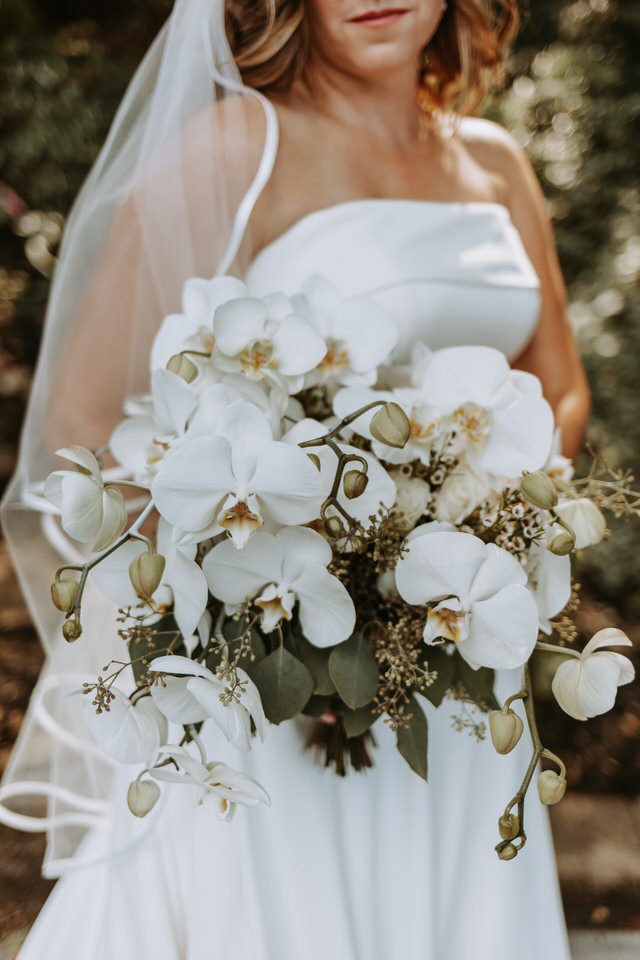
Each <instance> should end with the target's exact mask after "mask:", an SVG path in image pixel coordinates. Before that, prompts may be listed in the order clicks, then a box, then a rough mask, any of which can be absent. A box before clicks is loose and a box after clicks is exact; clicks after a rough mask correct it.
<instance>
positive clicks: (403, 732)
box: [396, 697, 429, 780]
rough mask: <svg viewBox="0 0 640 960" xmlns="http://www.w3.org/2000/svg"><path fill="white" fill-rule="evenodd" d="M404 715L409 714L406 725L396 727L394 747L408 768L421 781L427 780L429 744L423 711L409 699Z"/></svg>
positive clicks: (413, 699)
mask: <svg viewBox="0 0 640 960" xmlns="http://www.w3.org/2000/svg"><path fill="white" fill-rule="evenodd" d="M404 714H406V715H408V714H411V716H410V718H409V720H408V721H407V723H408V725H407V726H406V727H405V726H402V727H398V729H397V731H396V745H397V747H398V750H399V751H400V753H401V754H402V756H403V757H404V759H405V760H406V761H407V763H408V764H409V766H410V767H411V769H412V770H413V771H415V773H417V774H418V776H419V777H422V779H423V780H426V779H427V748H428V743H429V728H428V726H427V718H426V717H425V715H424V710H423V709H422V707H421V706H420V704H419V703H418V701H417V700H416V699H415V697H410V698H409V702H408V703H407V704H406V706H405V709H404Z"/></svg>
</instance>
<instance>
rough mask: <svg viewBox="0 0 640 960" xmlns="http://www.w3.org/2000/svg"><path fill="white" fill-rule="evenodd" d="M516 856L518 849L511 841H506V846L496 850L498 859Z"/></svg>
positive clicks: (511, 858)
mask: <svg viewBox="0 0 640 960" xmlns="http://www.w3.org/2000/svg"><path fill="white" fill-rule="evenodd" d="M517 856H518V850H517V848H516V847H514V845H513V844H512V843H508V844H507V845H506V846H504V847H502V848H501V849H500V850H498V859H499V860H513V858H514V857H517Z"/></svg>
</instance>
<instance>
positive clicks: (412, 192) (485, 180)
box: [251, 121, 509, 252]
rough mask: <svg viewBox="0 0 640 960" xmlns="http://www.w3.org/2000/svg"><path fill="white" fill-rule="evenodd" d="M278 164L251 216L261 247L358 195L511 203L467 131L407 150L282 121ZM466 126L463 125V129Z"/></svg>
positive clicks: (502, 181) (253, 240) (255, 247)
mask: <svg viewBox="0 0 640 960" xmlns="http://www.w3.org/2000/svg"><path fill="white" fill-rule="evenodd" d="M281 128H282V129H281V135H280V144H279V148H278V153H277V156H276V161H275V163H274V167H273V170H272V173H271V176H270V178H269V181H268V182H267V184H266V186H265V187H264V189H263V191H262V193H261V194H260V196H259V197H258V200H257V201H256V204H255V207H254V210H253V213H252V216H251V226H252V229H251V246H252V247H253V251H254V252H255V251H258V250H260V249H262V248H263V247H265V246H268V245H269V244H270V243H271V242H272V241H273V240H274V239H276V238H277V237H278V236H280V235H281V234H283V233H285V232H286V231H287V230H289V229H290V228H291V227H292V226H293V225H294V224H295V223H297V222H298V221H300V220H302V219H303V218H305V217H307V216H309V214H311V213H315V212H316V211H318V210H321V209H325V208H328V207H336V206H339V205H341V204H345V203H351V202H353V201H360V200H415V201H418V202H436V203H485V202H486V203H499V204H503V205H505V206H508V198H509V188H508V183H507V181H506V179H505V178H504V176H502V174H501V173H500V172H498V171H495V170H491V169H487V167H486V166H485V165H484V163H483V162H482V161H483V160H484V159H485V158H484V156H483V155H482V154H480V155H478V153H477V151H476V150H475V149H474V142H473V141H471V142H470V143H468V142H467V141H466V138H465V137H464V135H463V133H462V132H459V133H456V134H454V136H452V137H447V138H443V137H440V138H437V139H436V142H435V144H431V145H430V146H425V145H421V146H420V149H418V148H416V151H415V153H413V154H412V155H409V156H407V155H406V154H405V155H402V154H401V153H399V152H397V151H390V152H389V151H382V150H380V149H376V148H375V144H373V145H367V144H366V143H364V144H363V143H362V142H356V139H355V136H352V138H351V140H345V139H344V138H343V137H338V138H336V140H335V141H328V140H327V139H326V138H321V137H319V135H318V131H315V132H313V131H312V130H310V129H307V134H308V136H306V137H302V136H301V130H300V129H296V130H295V132H292V130H291V122H290V121H289V123H286V122H285V123H283V122H282V121H281ZM463 129H464V127H462V126H461V131H462V130H463Z"/></svg>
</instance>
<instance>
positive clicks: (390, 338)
mask: <svg viewBox="0 0 640 960" xmlns="http://www.w3.org/2000/svg"><path fill="white" fill-rule="evenodd" d="M334 331H335V335H336V336H338V337H340V339H342V340H344V341H345V343H346V344H347V348H348V351H349V365H350V367H351V369H352V370H354V371H355V372H356V373H366V372H368V371H369V370H375V368H376V367H378V366H380V364H381V363H384V361H385V360H386V359H387V357H388V356H389V354H390V353H391V351H392V350H393V348H394V347H395V345H396V343H397V341H398V328H397V326H396V324H395V323H394V321H393V319H392V317H391V316H390V315H389V314H388V313H387V312H386V311H385V310H384V309H383V308H382V307H380V306H379V305H378V304H377V303H375V302H374V301H373V300H370V299H369V298H368V297H365V296H352V297H347V298H345V299H344V300H343V301H342V302H341V303H340V304H339V305H338V307H337V308H336V315H335V324H334Z"/></svg>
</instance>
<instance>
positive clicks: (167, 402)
mask: <svg viewBox="0 0 640 960" xmlns="http://www.w3.org/2000/svg"><path fill="white" fill-rule="evenodd" d="M151 394H152V396H153V406H154V410H155V414H156V418H157V420H158V423H159V425H160V428H161V430H162V432H163V433H168V434H177V435H178V436H180V435H181V434H183V433H184V430H185V427H186V425H187V421H188V420H189V417H190V416H191V415H192V413H193V412H194V410H195V409H196V407H197V406H198V398H197V397H196V395H195V393H194V392H193V390H192V389H191V387H190V386H189V384H188V383H185V381H184V380H183V379H182V377H179V376H177V375H176V374H175V373H171V372H170V371H169V370H154V371H153V373H152V374H151Z"/></svg>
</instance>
